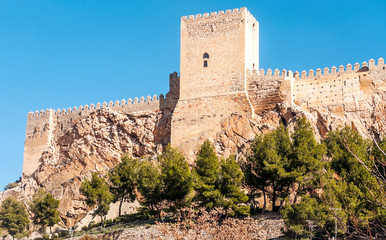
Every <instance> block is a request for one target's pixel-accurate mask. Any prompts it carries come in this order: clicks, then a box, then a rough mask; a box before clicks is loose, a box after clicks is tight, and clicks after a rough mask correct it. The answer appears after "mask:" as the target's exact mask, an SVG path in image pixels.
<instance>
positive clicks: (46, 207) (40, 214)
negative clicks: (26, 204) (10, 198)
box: [31, 189, 60, 231]
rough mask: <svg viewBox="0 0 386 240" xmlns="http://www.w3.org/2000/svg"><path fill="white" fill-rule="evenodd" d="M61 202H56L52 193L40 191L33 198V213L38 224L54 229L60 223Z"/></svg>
mask: <svg viewBox="0 0 386 240" xmlns="http://www.w3.org/2000/svg"><path fill="white" fill-rule="evenodd" d="M59 204H60V201H59V200H56V199H55V198H54V196H52V194H51V193H46V192H45V191H44V190H43V189H39V191H38V192H36V193H35V194H34V196H33V200H32V204H31V211H32V213H33V214H34V216H33V220H34V222H35V223H36V224H39V225H41V226H42V228H43V231H45V227H46V226H48V227H50V228H51V227H52V226H54V225H55V224H57V223H58V222H59V221H60V217H59V216H60V212H59V211H58V208H59Z"/></svg>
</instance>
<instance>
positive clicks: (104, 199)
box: [80, 173, 113, 222]
mask: <svg viewBox="0 0 386 240" xmlns="http://www.w3.org/2000/svg"><path fill="white" fill-rule="evenodd" d="M80 192H81V193H82V194H83V195H84V196H85V197H86V204H87V205H88V206H92V207H94V206H96V209H95V211H94V213H93V214H94V216H96V215H99V216H100V217H101V220H102V222H103V220H104V219H103V217H104V216H106V215H107V213H108V212H109V210H110V203H111V202H112V200H113V196H112V194H111V193H110V189H109V185H108V184H107V182H106V180H105V179H104V178H103V177H99V176H98V173H93V174H92V176H91V180H88V179H86V180H85V181H83V182H82V185H81V187H80Z"/></svg>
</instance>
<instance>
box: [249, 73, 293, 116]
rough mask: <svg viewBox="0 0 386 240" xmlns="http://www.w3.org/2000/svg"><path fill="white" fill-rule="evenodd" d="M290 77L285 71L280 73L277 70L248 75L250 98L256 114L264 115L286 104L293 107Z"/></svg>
mask: <svg viewBox="0 0 386 240" xmlns="http://www.w3.org/2000/svg"><path fill="white" fill-rule="evenodd" d="M289 75H292V73H290V72H287V71H286V70H285V69H284V70H282V71H280V70H279V69H275V71H273V72H272V70H271V69H268V70H267V72H265V71H264V69H261V70H260V71H259V73H258V72H257V71H249V72H248V74H247V88H248V96H249V99H250V101H251V103H252V105H253V108H254V110H255V113H256V114H262V113H265V112H267V111H271V110H274V109H275V107H276V105H277V104H278V103H281V102H286V103H287V104H289V105H288V106H290V105H291V100H290V95H291V91H290V90H291V83H290V79H289Z"/></svg>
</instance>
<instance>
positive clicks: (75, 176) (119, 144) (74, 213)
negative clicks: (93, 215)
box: [0, 109, 170, 226]
mask: <svg viewBox="0 0 386 240" xmlns="http://www.w3.org/2000/svg"><path fill="white" fill-rule="evenodd" d="M167 122H168V121H167V119H166V120H165V119H162V114H161V113H156V112H152V111H147V112H140V113H135V114H123V113H120V112H117V111H112V110H109V109H100V110H98V111H96V112H94V113H93V114H91V115H89V116H87V117H84V118H80V119H78V120H77V121H76V122H74V123H73V126H72V128H71V129H70V130H69V131H67V132H66V133H65V134H64V135H62V136H58V137H57V139H55V140H54V141H52V143H51V145H50V146H49V148H48V149H47V150H46V151H45V152H43V154H42V156H41V158H40V165H39V167H38V169H37V170H36V171H35V172H34V173H33V174H32V176H31V177H29V178H26V179H23V184H22V185H21V186H20V187H17V188H14V189H10V190H8V191H6V192H4V193H3V194H2V197H1V198H2V199H4V198H5V197H7V196H10V195H11V196H14V197H18V198H19V199H22V200H24V201H25V202H29V201H30V200H31V198H32V195H33V193H34V192H35V191H36V190H37V189H38V188H39V187H43V188H45V189H46V190H47V191H49V192H51V193H52V194H53V195H54V196H55V197H56V198H57V199H61V203H60V207H59V210H60V212H61V213H62V215H61V219H62V221H63V222H64V223H65V224H66V225H67V226H73V225H74V224H75V223H77V222H78V221H80V220H81V219H82V218H83V217H84V216H85V215H86V214H87V212H88V211H89V210H90V209H88V208H87V206H86V204H85V203H84V201H83V200H84V198H83V196H81V194H80V192H79V188H80V185H81V183H82V181H83V179H84V178H87V177H89V176H90V175H91V173H92V172H96V171H98V172H100V173H102V174H104V173H106V172H107V171H108V170H109V169H111V168H112V167H113V166H115V165H116V164H117V163H118V162H119V161H120V158H121V156H122V155H123V154H129V155H131V156H133V157H142V156H149V157H150V158H152V157H153V158H154V157H155V156H157V154H159V153H160V152H162V141H163V139H164V138H167V136H165V134H167V133H168V132H170V129H167V128H168V124H167ZM0 201H1V200H0Z"/></svg>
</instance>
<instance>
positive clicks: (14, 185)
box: [4, 182, 18, 191]
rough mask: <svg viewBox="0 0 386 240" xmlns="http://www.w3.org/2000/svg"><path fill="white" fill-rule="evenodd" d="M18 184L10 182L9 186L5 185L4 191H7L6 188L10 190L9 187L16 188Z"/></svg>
mask: <svg viewBox="0 0 386 240" xmlns="http://www.w3.org/2000/svg"><path fill="white" fill-rule="evenodd" d="M17 185H18V183H17V182H13V183H8V184H7V186H5V187H4V191H5V190H8V189H12V188H15V187H17Z"/></svg>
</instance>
